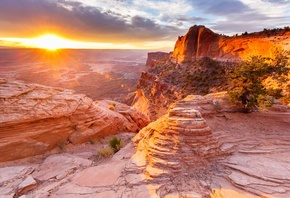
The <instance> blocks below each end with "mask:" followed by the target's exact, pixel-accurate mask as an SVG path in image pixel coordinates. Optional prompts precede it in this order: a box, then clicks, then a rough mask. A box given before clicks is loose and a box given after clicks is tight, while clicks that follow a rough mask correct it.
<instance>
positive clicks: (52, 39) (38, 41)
mask: <svg viewBox="0 0 290 198" xmlns="http://www.w3.org/2000/svg"><path fill="white" fill-rule="evenodd" d="M30 45H32V46H34V47H37V48H44V49H48V50H56V49H59V48H68V47H71V42H70V41H68V40H66V39H63V38H61V37H59V36H56V35H54V34H45V35H43V36H41V37H38V38H35V39H32V40H31V43H30Z"/></svg>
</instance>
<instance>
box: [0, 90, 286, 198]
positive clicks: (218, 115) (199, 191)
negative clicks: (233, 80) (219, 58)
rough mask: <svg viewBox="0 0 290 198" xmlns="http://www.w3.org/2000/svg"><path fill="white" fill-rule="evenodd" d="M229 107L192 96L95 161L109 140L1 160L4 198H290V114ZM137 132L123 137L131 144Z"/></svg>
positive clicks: (219, 97)
mask: <svg viewBox="0 0 290 198" xmlns="http://www.w3.org/2000/svg"><path fill="white" fill-rule="evenodd" d="M117 106H118V105H117ZM216 109H218V111H216ZM229 109H231V105H229V104H228V103H227V100H226V97H225V94H224V93H220V94H211V95H208V96H197V95H192V96H188V97H187V98H186V99H184V100H182V101H179V102H177V103H176V105H175V106H172V107H171V108H170V109H169V112H168V114H167V115H165V116H164V117H162V118H160V119H158V120H157V121H156V122H154V123H151V124H150V125H148V126H147V127H145V128H144V129H142V130H141V132H140V133H139V134H138V135H137V136H136V137H135V138H134V139H133V140H134V142H135V148H134V145H133V143H132V142H131V143H129V144H127V145H126V146H125V147H124V148H122V149H121V150H120V151H119V152H117V153H116V154H115V155H114V156H113V157H112V158H109V159H106V160H103V161H102V160H100V161H98V160H97V159H96V158H95V157H94V156H95V155H96V150H98V149H100V148H103V147H104V146H105V145H106V144H107V143H108V141H109V139H110V138H109V137H106V138H104V139H102V141H100V142H99V143H97V144H81V145H74V146H73V147H69V148H68V150H66V152H67V153H60V154H54V155H51V156H47V157H41V156H37V157H35V158H36V159H35V158H31V159H30V163H28V162H27V159H25V160H26V161H22V160H21V161H18V162H9V164H7V163H0V196H1V197H13V196H14V197H18V195H20V194H22V193H23V197H26V198H33V197H44V198H48V197H69V198H79V197H96V198H103V197H120V198H128V197H132V198H133V197H146V198H147V197H148V198H149V197H151V198H158V197H161V198H179V197H191V198H192V197H193V198H208V197H211V198H233V197H235V198H261V197H265V198H266V197H267V198H274V197H275V198H288V197H289V196H290V181H289V178H290V172H289V163H290V161H289V154H290V152H289V151H290V133H289V129H290V113H289V111H288V112H283V113H277V112H254V113H251V114H244V113H237V112H234V111H229ZM198 111H200V112H202V117H203V118H202V117H201V115H200V113H198ZM205 120H206V122H205ZM209 127H210V129H209ZM133 135H134V134H133V133H127V134H125V133H122V134H118V136H120V137H121V139H122V140H126V139H127V142H128V141H129V139H130V138H132V137H133ZM99 144H100V145H99Z"/></svg>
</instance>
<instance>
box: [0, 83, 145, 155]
mask: <svg viewBox="0 0 290 198" xmlns="http://www.w3.org/2000/svg"><path fill="white" fill-rule="evenodd" d="M113 103H114V104H113ZM110 105H113V108H114V109H111V110H110V109H109V106H110ZM147 124H148V119H147V118H146V116H144V115H143V114H141V113H139V112H138V111H137V110H135V109H134V108H131V107H129V106H127V105H123V104H120V103H115V102H113V101H96V102H94V101H93V100H92V99H90V98H88V97H87V96H85V95H83V94H76V93H74V91H71V90H67V89H62V88H52V87H46V86H41V85H36V84H24V83H22V82H17V81H7V80H5V79H1V80H0V161H7V160H14V159H19V158H23V157H28V156H32V155H37V154H41V153H44V152H46V151H48V150H51V149H53V148H55V147H57V146H58V147H60V148H62V147H64V146H65V145H66V144H69V143H72V144H78V143H83V142H85V141H89V140H91V139H95V138H100V137H104V136H106V135H112V134H115V133H117V132H121V131H126V132H137V131H139V130H140V129H141V128H143V127H144V126H146V125H147Z"/></svg>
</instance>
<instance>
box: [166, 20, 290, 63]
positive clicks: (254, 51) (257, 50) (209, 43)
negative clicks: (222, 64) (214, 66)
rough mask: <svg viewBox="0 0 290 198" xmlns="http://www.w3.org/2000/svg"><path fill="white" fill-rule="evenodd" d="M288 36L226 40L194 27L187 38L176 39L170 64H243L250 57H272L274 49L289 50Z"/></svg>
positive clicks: (261, 35)
mask: <svg viewBox="0 0 290 198" xmlns="http://www.w3.org/2000/svg"><path fill="white" fill-rule="evenodd" d="M289 35H290V32H289V31H288V32H287V31H286V32H283V35H280V34H279V35H263V34H260V35H258V36H257V35H255V34H254V33H253V34H250V35H242V36H233V37H226V36H222V35H220V34H216V33H214V32H213V31H211V30H210V29H208V28H206V27H205V26H197V25H195V26H193V27H191V28H190V29H189V31H188V32H187V34H186V35H184V36H181V37H178V40H177V41H176V44H175V47H174V51H173V53H172V56H171V60H172V61H173V62H178V63H182V62H186V61H191V60H195V59H199V58H202V57H210V58H214V59H219V60H233V61H235V60H241V59H242V60H243V59H247V58H248V57H249V56H253V55H261V56H266V57H273V54H274V53H275V51H276V50H277V49H284V50H289V49H288V48H289V47H287V46H288V44H289V43H290V39H289Z"/></svg>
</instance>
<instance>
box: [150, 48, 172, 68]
mask: <svg viewBox="0 0 290 198" xmlns="http://www.w3.org/2000/svg"><path fill="white" fill-rule="evenodd" d="M169 56H170V53H166V52H149V53H148V54H147V61H146V66H149V67H154V66H155V65H158V64H160V62H162V61H166V60H168V58H169Z"/></svg>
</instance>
